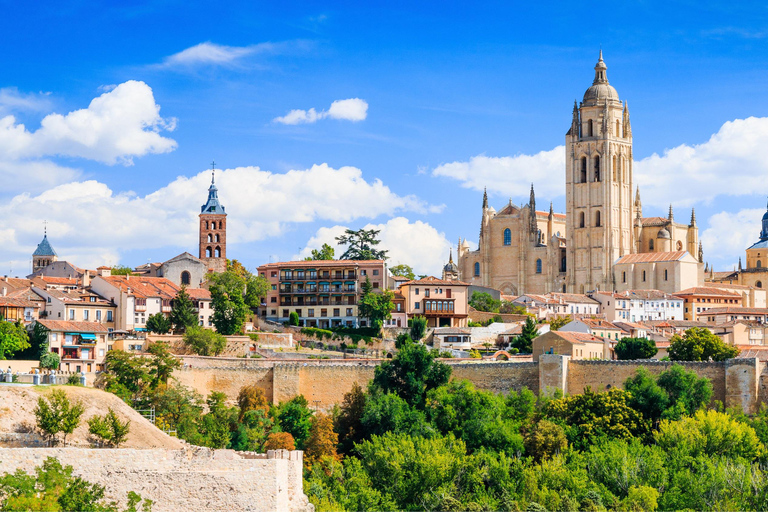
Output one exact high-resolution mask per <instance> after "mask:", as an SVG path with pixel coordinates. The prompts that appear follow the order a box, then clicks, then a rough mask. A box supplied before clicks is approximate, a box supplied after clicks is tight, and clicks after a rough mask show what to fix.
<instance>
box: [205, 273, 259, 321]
mask: <svg viewBox="0 0 768 512" xmlns="http://www.w3.org/2000/svg"><path fill="white" fill-rule="evenodd" d="M208 281H209V283H210V286H209V290H210V292H211V305H212V307H213V317H212V320H213V325H215V326H216V330H217V331H218V332H219V333H221V334H224V335H230V334H236V333H238V332H240V331H241V330H242V328H243V324H244V323H245V319H246V318H247V316H248V313H249V312H250V309H249V307H248V305H247V304H246V303H245V287H246V283H247V280H246V278H244V277H241V276H238V275H237V274H235V273H234V272H231V271H227V272H224V273H221V274H209V275H208Z"/></svg>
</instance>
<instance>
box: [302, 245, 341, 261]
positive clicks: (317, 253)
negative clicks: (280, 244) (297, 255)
mask: <svg viewBox="0 0 768 512" xmlns="http://www.w3.org/2000/svg"><path fill="white" fill-rule="evenodd" d="M334 253H335V251H334V250H333V247H331V246H330V245H328V244H323V246H322V247H321V248H320V249H312V256H307V257H306V258H304V261H313V260H332V259H333V257H334Z"/></svg>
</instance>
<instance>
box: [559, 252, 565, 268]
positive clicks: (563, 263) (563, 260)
mask: <svg viewBox="0 0 768 512" xmlns="http://www.w3.org/2000/svg"><path fill="white" fill-rule="evenodd" d="M560 272H565V256H563V257H562V259H561V260H560Z"/></svg>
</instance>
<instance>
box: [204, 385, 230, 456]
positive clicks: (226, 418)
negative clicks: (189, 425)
mask: <svg viewBox="0 0 768 512" xmlns="http://www.w3.org/2000/svg"><path fill="white" fill-rule="evenodd" d="M226 401H227V396H226V395H225V394H224V393H221V392H219V391H211V394H210V395H208V400H206V403H207V405H208V412H207V413H206V414H204V415H203V417H202V418H201V420H200V423H199V426H198V429H199V432H200V436H201V439H202V444H203V445H204V446H207V447H209V448H216V449H218V448H226V447H227V446H228V445H229V442H230V430H231V428H232V426H233V425H234V424H235V423H236V422H237V415H238V410H237V408H236V407H227V405H226Z"/></svg>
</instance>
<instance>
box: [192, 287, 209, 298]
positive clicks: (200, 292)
mask: <svg viewBox="0 0 768 512" xmlns="http://www.w3.org/2000/svg"><path fill="white" fill-rule="evenodd" d="M187 293H188V294H189V296H190V297H191V298H193V299H196V300H211V292H209V291H208V290H206V289H205V288H187Z"/></svg>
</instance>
